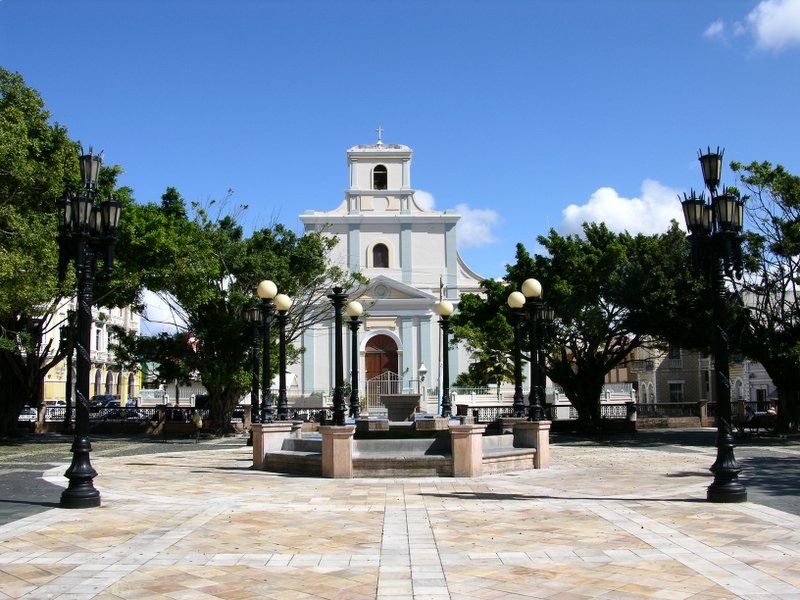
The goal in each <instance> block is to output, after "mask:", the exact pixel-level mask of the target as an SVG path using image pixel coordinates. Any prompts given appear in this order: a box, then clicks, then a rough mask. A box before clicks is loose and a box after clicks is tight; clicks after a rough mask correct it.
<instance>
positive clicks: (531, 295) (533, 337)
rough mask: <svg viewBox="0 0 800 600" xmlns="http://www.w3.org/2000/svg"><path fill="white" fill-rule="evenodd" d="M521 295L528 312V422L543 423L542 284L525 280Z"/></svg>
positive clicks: (534, 280) (532, 280)
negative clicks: (529, 371) (541, 388)
mask: <svg viewBox="0 0 800 600" xmlns="http://www.w3.org/2000/svg"><path fill="white" fill-rule="evenodd" d="M522 293H523V295H524V296H525V298H526V301H525V307H526V308H527V310H528V342H529V352H530V365H531V386H530V392H529V394H528V405H529V409H528V420H529V421H543V420H544V402H543V401H542V400H543V399H542V396H543V395H544V394H543V393H540V392H539V387H540V385H541V378H540V373H539V371H540V369H541V370H542V371H543V366H544V365H540V364H539V359H540V356H539V355H540V343H541V340H540V339H539V310H540V307H541V304H542V284H541V283H539V281H538V280H536V279H533V278H531V279H526V280H525V281H523V282H522ZM542 391H543V390H542Z"/></svg>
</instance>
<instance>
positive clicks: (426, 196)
mask: <svg viewBox="0 0 800 600" xmlns="http://www.w3.org/2000/svg"><path fill="white" fill-rule="evenodd" d="M414 199H415V200H416V201H417V204H418V205H419V206H420V208H424V209H425V210H433V206H434V204H435V203H436V201H435V200H434V199H433V194H431V193H430V192H425V191H423V190H416V191H415V192H414Z"/></svg>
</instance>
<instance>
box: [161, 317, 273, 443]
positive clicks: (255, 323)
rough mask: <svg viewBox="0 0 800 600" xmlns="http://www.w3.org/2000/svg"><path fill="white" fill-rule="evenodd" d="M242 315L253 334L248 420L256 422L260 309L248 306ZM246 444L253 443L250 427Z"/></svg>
mask: <svg viewBox="0 0 800 600" xmlns="http://www.w3.org/2000/svg"><path fill="white" fill-rule="evenodd" d="M242 317H243V318H244V321H245V323H247V325H248V327H249V328H250V333H251V334H252V336H253V337H252V344H251V358H252V366H251V371H252V373H251V375H252V379H251V380H250V422H251V423H258V368H259V358H258V350H259V345H260V342H261V339H260V338H261V309H260V308H259V307H258V306H249V307H247V308H245V309H244V310H243V311H242ZM176 393H177V390H176ZM247 445H248V446H252V445H253V429H252V428H251V429H250V437H249V438H248V439H247Z"/></svg>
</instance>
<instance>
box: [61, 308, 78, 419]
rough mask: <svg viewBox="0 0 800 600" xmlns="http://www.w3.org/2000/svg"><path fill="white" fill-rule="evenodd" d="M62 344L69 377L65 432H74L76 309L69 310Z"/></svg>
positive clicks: (67, 379)
mask: <svg viewBox="0 0 800 600" xmlns="http://www.w3.org/2000/svg"><path fill="white" fill-rule="evenodd" d="M61 345H62V346H64V347H65V348H66V349H67V365H66V366H67V377H66V385H65V390H64V432H65V433H72V386H73V382H72V356H73V354H75V311H74V310H68V311H67V319H66V324H64V325H62V326H61Z"/></svg>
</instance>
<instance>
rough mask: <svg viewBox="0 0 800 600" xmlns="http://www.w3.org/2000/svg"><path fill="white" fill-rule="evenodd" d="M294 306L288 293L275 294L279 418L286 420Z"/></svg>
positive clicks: (287, 415) (287, 414) (287, 416)
mask: <svg viewBox="0 0 800 600" xmlns="http://www.w3.org/2000/svg"><path fill="white" fill-rule="evenodd" d="M291 307H292V299H291V298H289V296H287V295H286V294H278V295H277V296H275V308H276V309H277V310H278V330H279V332H280V334H279V335H280V337H279V338H278V364H279V366H280V370H281V372H280V375H278V420H279V421H286V420H287V419H288V418H289V400H288V398H287V397H286V321H287V320H288V318H289V315H288V313H289V309H290V308H291Z"/></svg>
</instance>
